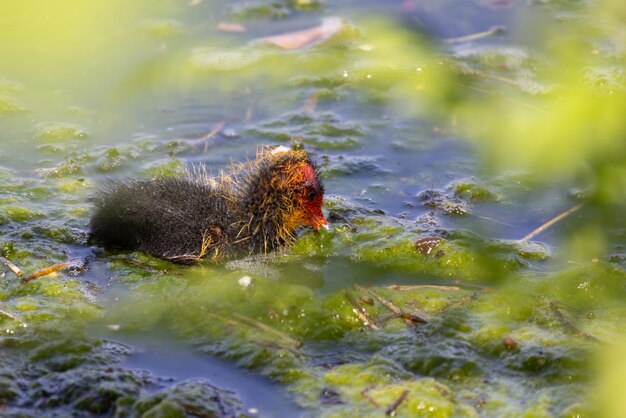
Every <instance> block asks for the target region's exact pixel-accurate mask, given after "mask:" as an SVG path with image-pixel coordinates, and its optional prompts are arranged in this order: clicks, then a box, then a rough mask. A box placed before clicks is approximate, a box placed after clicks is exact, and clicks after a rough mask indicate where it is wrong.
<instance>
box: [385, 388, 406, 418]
mask: <svg viewBox="0 0 626 418" xmlns="http://www.w3.org/2000/svg"><path fill="white" fill-rule="evenodd" d="M408 396H409V391H408V390H407V389H404V391H403V392H402V394H401V395H400V396H399V397H398V399H396V400H395V401H393V403H392V404H391V405H389V407H388V408H387V410H385V415H387V416H388V417H393V416H395V415H396V409H398V407H399V406H400V404H401V403H402V402H404V400H405V399H406V398H407V397H408Z"/></svg>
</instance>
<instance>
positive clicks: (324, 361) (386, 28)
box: [0, 0, 626, 417]
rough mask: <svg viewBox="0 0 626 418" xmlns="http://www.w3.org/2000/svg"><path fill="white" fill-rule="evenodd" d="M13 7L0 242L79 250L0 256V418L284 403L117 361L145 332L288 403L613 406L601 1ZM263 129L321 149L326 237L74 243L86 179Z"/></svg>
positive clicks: (610, 2)
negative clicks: (148, 248) (265, 250)
mask: <svg viewBox="0 0 626 418" xmlns="http://www.w3.org/2000/svg"><path fill="white" fill-rule="evenodd" d="M66 3H67V2H66ZM32 7H34V6H30V5H28V4H26V3H24V4H21V3H20V2H12V1H9V2H8V3H7V4H3V5H2V6H0V8H2V9H3V16H10V18H7V19H5V22H4V24H3V25H2V26H1V27H0V37H1V38H2V39H8V40H10V42H3V43H1V44H0V56H2V58H3V59H2V62H3V66H2V70H1V71H2V74H0V134H1V136H2V140H1V141H0V255H1V256H2V257H4V258H6V259H8V260H10V261H11V262H13V263H15V264H16V265H17V266H18V267H19V268H21V269H22V271H23V272H25V273H26V274H29V273H32V272H36V271H38V270H40V269H44V268H46V267H49V266H50V265H53V264H57V263H64V262H68V261H70V260H73V259H79V260H81V264H80V265H78V264H76V265H73V264H72V263H70V264H68V265H67V266H70V265H72V268H70V269H67V270H58V271H55V272H54V274H52V275H49V276H45V277H38V278H34V279H33V280H30V281H28V282H26V283H23V280H22V279H23V276H22V277H21V278H18V277H16V276H15V275H14V274H13V273H11V271H10V270H9V269H8V268H4V269H3V270H1V271H0V273H2V274H1V277H0V278H1V279H2V280H0V346H1V348H2V349H1V350H0V415H3V416H4V415H7V416H33V415H35V412H37V413H39V412H42V411H43V412H44V413H49V414H52V415H54V414H56V415H72V414H74V415H89V414H92V415H93V414H100V415H102V416H118V417H126V416H128V417H134V416H137V417H139V416H165V415H168V416H169V415H172V416H184V415H185V414H186V413H187V414H188V413H189V411H190V410H203V411H213V412H212V413H215V415H216V416H232V415H246V414H247V415H249V416H254V415H255V414H256V413H257V412H258V415H259V416H264V412H267V413H268V414H269V415H272V414H274V415H277V416H281V415H280V413H281V411H280V406H277V407H276V410H275V411H263V410H260V411H256V412H255V408H254V407H255V404H254V402H255V401H254V400H251V399H250V398H249V397H247V396H249V395H248V394H247V392H246V391H245V390H241V393H239V391H238V392H237V393H234V394H233V393H232V392H229V391H225V390H222V389H219V387H220V386H222V382H221V381H220V380H219V379H217V380H216V381H213V380H211V376H197V375H188V376H187V377H180V376H176V377H175V378H173V379H170V376H168V375H163V376H161V375H159V373H156V372H151V370H150V366H149V365H148V366H146V367H145V368H147V369H148V370H146V371H143V370H138V369H136V368H132V367H130V366H128V363H127V362H128V360H129V359H132V358H135V357H136V356H138V355H139V351H140V349H141V347H139V348H137V350H135V349H136V347H135V344H134V343H128V344H123V343H121V342H117V341H118V340H119V341H124V340H125V338H126V337H130V336H132V337H134V338H138V339H139V341H141V339H142V338H144V337H145V336H147V335H156V336H157V339H162V340H168V339H172V340H175V341H177V342H179V343H180V344H182V345H183V346H185V347H187V348H190V351H191V352H193V353H194V354H195V353H199V354H200V355H201V356H203V357H202V358H203V359H204V358H209V357H213V358H218V359H220V361H222V362H223V363H228V364H233V365H236V366H237V367H239V368H241V369H243V370H245V371H246V373H249V374H248V375H247V376H248V377H250V376H251V375H253V376H257V377H258V376H260V378H262V379H264V380H254V381H250V382H251V383H249V385H250V386H254V385H269V384H270V383H269V382H270V381H274V382H279V385H278V386H271V390H274V391H276V392H281V391H283V390H285V391H287V392H288V393H289V396H288V397H285V399H291V397H293V399H295V402H296V403H297V404H298V405H299V406H300V407H302V408H310V409H311V410H312V411H305V410H304V409H303V411H302V413H303V414H304V415H305V416H306V414H307V413H309V412H311V413H312V414H314V415H316V416H323V417H345V416H355V417H356V416H358V417H362V416H372V417H374V416H376V417H378V416H383V415H384V414H385V413H387V414H395V416H407V417H409V416H410V417H413V416H433V417H457V416H459V417H477V416H486V417H500V416H554V417H556V416H623V415H624V410H625V409H624V405H625V404H624V401H623V397H622V394H621V393H619V390H618V389H619V388H621V387H623V384H624V378H623V375H624V373H623V370H624V361H623V358H624V357H625V356H624V351H625V348H624V347H625V346H624V343H623V332H624V329H623V328H624V326H623V317H624V314H626V312H625V306H626V305H624V302H623V301H624V297H625V296H626V273H625V271H626V246H625V240H626V230H625V229H624V227H623V225H622V224H623V213H624V210H625V208H624V202H625V201H626V199H625V194H624V190H626V187H625V184H626V182H625V178H626V176H625V173H626V168H625V167H626V148H625V147H624V132H626V126H625V124H626V122H625V120H626V119H624V117H623V115H624V109H626V101H625V97H626V95H625V94H626V89H625V88H624V80H625V78H624V64H625V63H626V61H625V59H626V52H625V51H626V41H625V38H624V33H623V26H624V22H626V8H625V6H624V2H623V1H618V0H598V1H593V2H591V1H579V0H555V1H533V2H527V3H524V4H522V3H519V2H517V3H516V2H507V1H480V2H462V1H456V0H448V1H440V2H426V3H424V2H417V1H410V0H409V1H404V0H403V1H390V2H386V3H385V5H384V6H380V5H377V4H376V2H373V3H372V2H370V3H368V4H367V5H365V6H362V7H361V8H360V9H359V10H360V11H359V12H358V13H357V12H356V11H355V8H354V5H353V4H352V3H350V2H349V3H342V4H339V2H336V1H334V0H330V1H328V2H324V3H321V2H318V1H299V0H298V1H296V0H294V1H266V0H258V1H252V2H250V1H236V2H225V1H221V0H220V1H216V2H204V1H198V0H193V1H189V2H172V1H160V2H156V3H155V2H152V1H148V0H146V1H144V0H141V1H139V2H134V3H133V4H132V5H129V3H128V2H125V1H122V0H113V1H110V2H107V5H106V6H96V5H95V4H93V2H87V3H85V2H82V1H77V0H76V1H74V0H71V1H70V4H65V5H64V7H63V8H59V7H58V4H57V2H50V3H49V4H48V3H46V4H40V5H38V6H37V7H38V9H37V10H36V11H34V10H33V9H32ZM321 16H325V17H330V18H331V19H332V20H331V22H335V23H337V24H338V27H335V28H334V29H336V30H333V31H331V32H329V33H324V34H322V35H324V36H318V34H317V32H316V31H317V30H319V29H320V28H321V27H322V26H323V20H322V18H321ZM381 16H382V17H381ZM224 23H231V24H237V25H239V26H237V30H236V31H232V30H231V31H225V30H223V29H224V27H225V26H224V25H223V24H224ZM495 26H498V27H495ZM502 26H504V28H503V27H502ZM113 27H115V28H117V29H116V30H114V31H113V30H112V29H111V28H113ZM25 28H28V32H26V29H25ZM32 28H38V30H37V31H36V32H35V33H32ZM220 28H221V29H220ZM231 28H232V26H231ZM303 31H304V32H303ZM300 35H303V37H302V38H298V37H299V36H300ZM304 35H307V36H304ZM268 39H270V40H272V39H273V40H274V41H275V42H273V43H272V42H269V44H268ZM70 46H71V47H70ZM266 144H271V145H285V146H289V147H292V148H294V149H301V148H304V149H305V150H307V152H310V153H311V154H312V155H313V156H314V157H315V158H316V159H317V160H319V162H320V169H321V172H322V175H323V180H324V182H325V184H326V191H327V196H328V198H327V199H326V203H325V206H324V215H325V216H326V217H327V219H328V221H329V223H330V224H331V225H332V230H330V231H323V232H322V233H319V234H317V233H313V231H303V232H299V233H298V237H297V240H296V241H295V242H294V245H293V246H292V247H290V248H288V249H281V251H278V252H274V253H272V254H268V255H267V256H263V257H245V258H240V259H235V260H231V261H229V262H224V263H216V262H214V261H210V260H206V261H205V262H203V263H200V264H198V265H195V266H193V267H191V268H183V267H180V266H177V265H175V264H172V263H169V262H167V261H164V260H160V259H155V258H152V257H150V256H148V255H146V254H143V253H139V252H124V251H102V250H100V249H98V248H97V247H90V246H89V245H88V244H87V225H88V222H89V218H90V216H91V214H92V210H93V208H92V203H91V200H90V199H91V198H92V196H93V194H94V193H95V191H96V190H97V189H98V188H99V187H100V185H101V184H103V183H105V182H107V181H110V180H124V179H126V180H127V179H129V178H133V179H135V178H143V179H150V178H153V177H162V176H176V175H179V174H181V173H183V172H185V170H186V169H188V168H189V166H192V165H198V164H206V165H207V166H208V167H209V169H210V170H213V172H216V171H217V170H219V168H222V167H226V166H228V165H229V164H230V163H231V162H232V161H243V160H245V159H246V158H253V156H254V155H255V152H256V150H257V149H258V147H260V146H262V145H266ZM130 198H132V197H130ZM542 225H543V228H542ZM85 267H86V268H85ZM137 345H138V346H140V345H141V344H137ZM148 350H149V349H148ZM187 354H188V353H187V352H183V351H179V352H175V353H174V354H172V357H173V358H174V357H176V358H178V357H180V358H181V359H183V360H181V361H182V363H181V364H185V363H184V360H185V358H186V356H187ZM166 373H167V372H166ZM255 388H256V387H255ZM242 389H245V384H244V385H242ZM185 411H187V412H185ZM251 411H252V412H251Z"/></svg>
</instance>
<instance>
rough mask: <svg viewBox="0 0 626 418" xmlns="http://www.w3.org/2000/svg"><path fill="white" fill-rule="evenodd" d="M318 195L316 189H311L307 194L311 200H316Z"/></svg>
mask: <svg viewBox="0 0 626 418" xmlns="http://www.w3.org/2000/svg"><path fill="white" fill-rule="evenodd" d="M316 196H317V192H316V191H315V190H309V193H308V194H307V198H308V199H309V200H311V201H313V200H315V197H316Z"/></svg>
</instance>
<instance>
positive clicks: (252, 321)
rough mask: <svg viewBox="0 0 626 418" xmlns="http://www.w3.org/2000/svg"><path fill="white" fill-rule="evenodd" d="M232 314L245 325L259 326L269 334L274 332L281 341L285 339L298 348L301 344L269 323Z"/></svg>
mask: <svg viewBox="0 0 626 418" xmlns="http://www.w3.org/2000/svg"><path fill="white" fill-rule="evenodd" d="M233 315H234V316H235V317H237V318H238V319H239V320H241V321H242V322H243V323H245V324H247V325H250V326H253V327H256V328H259V329H261V330H262V331H266V332H268V333H270V334H274V335H275V336H277V337H279V338H280V339H282V340H283V341H286V342H288V343H290V344H293V345H294V347H296V348H299V347H300V345H301V343H300V341H298V340H295V339H293V338H291V337H290V336H289V335H287V334H285V333H284V332H282V331H279V330H277V329H275V328H272V327H270V326H269V325H266V324H264V323H263V322H261V321H257V320H255V319H252V318H248V317H246V316H243V315H241V314H238V313H235V314H233Z"/></svg>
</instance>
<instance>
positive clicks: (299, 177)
mask: <svg viewBox="0 0 626 418" xmlns="http://www.w3.org/2000/svg"><path fill="white" fill-rule="evenodd" d="M323 200H324V185H323V184H322V181H321V179H320V175H319V171H318V169H317V167H316V165H315V162H314V161H313V160H312V159H311V157H310V156H309V154H308V153H307V152H305V151H303V150H290V149H288V148H286V147H278V148H274V149H271V148H263V149H261V150H260V151H259V152H258V153H257V156H256V159H254V160H252V161H248V162H244V163H238V164H234V165H232V166H231V167H230V170H229V171H227V172H222V173H221V174H220V175H218V176H216V177H212V176H210V175H209V174H208V173H207V171H206V169H204V168H195V169H193V170H191V171H189V172H188V173H187V174H186V175H184V176H180V177H159V178H155V179H152V180H135V181H131V182H125V183H111V184H109V185H108V186H107V187H106V188H104V189H103V190H102V191H101V192H100V193H99V194H98V196H97V197H96V198H95V202H96V205H95V211H94V214H93V217H92V218H91V225H90V226H91V237H92V239H93V240H94V241H95V242H97V243H100V244H103V245H104V246H108V247H117V248H125V249H132V250H139V251H143V252H146V253H148V254H152V255H154V256H157V257H161V258H165V259H168V260H171V261H173V262H178V263H193V262H196V261H199V260H200V259H201V258H203V257H205V256H210V257H213V258H219V257H224V256H226V257H229V256H233V255H237V254H242V253H243V254H246V253H247V254H251V253H268V252H270V251H273V250H276V249H278V248H281V247H282V246H284V245H285V244H287V243H289V242H291V241H293V239H294V238H295V234H296V231H297V230H298V229H299V228H301V227H304V226H311V227H313V229H315V230H319V229H320V227H324V228H326V229H328V224H327V222H326V218H324V215H323V214H322V204H323Z"/></svg>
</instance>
